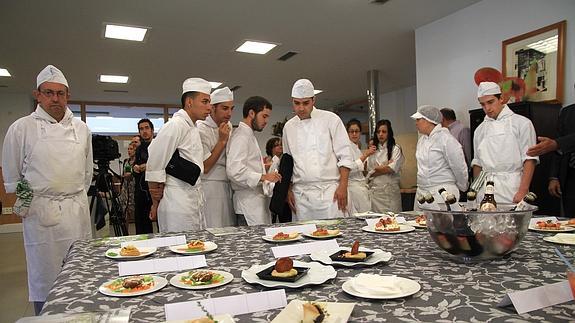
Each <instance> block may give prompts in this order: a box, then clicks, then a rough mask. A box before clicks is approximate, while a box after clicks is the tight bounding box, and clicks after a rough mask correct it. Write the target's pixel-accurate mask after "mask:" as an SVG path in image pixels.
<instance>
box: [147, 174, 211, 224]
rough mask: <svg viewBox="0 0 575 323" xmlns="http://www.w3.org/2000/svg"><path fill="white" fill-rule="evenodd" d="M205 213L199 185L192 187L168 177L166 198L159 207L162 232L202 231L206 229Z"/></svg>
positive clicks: (202, 194) (164, 197) (165, 190)
mask: <svg viewBox="0 0 575 323" xmlns="http://www.w3.org/2000/svg"><path fill="white" fill-rule="evenodd" d="M203 211H204V193H203V191H202V189H201V187H199V185H196V186H191V185H190V184H188V183H186V182H184V181H181V180H179V179H177V178H175V177H172V176H170V175H166V186H165V187H164V196H163V197H162V199H161V200H160V205H159V206H158V226H159V229H160V232H162V233H164V232H181V231H190V230H202V229H204V228H205V227H206V219H205V217H204V213H203Z"/></svg>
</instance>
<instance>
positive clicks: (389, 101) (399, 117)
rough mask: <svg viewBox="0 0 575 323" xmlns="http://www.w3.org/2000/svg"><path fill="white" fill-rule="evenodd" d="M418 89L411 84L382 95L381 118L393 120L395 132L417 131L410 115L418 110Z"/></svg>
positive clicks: (380, 99) (380, 101) (380, 102)
mask: <svg viewBox="0 0 575 323" xmlns="http://www.w3.org/2000/svg"><path fill="white" fill-rule="evenodd" d="M416 90H417V89H416V87H415V86H410V87H406V88H403V89H399V90H396V91H393V92H388V93H384V94H381V95H380V97H379V113H380V118H381V119H388V120H389V121H391V126H392V127H393V132H394V134H405V133H413V132H417V130H416V129H415V123H414V122H413V120H412V119H411V118H410V117H409V116H411V115H412V114H413V113H415V111H416V110H417V92H416Z"/></svg>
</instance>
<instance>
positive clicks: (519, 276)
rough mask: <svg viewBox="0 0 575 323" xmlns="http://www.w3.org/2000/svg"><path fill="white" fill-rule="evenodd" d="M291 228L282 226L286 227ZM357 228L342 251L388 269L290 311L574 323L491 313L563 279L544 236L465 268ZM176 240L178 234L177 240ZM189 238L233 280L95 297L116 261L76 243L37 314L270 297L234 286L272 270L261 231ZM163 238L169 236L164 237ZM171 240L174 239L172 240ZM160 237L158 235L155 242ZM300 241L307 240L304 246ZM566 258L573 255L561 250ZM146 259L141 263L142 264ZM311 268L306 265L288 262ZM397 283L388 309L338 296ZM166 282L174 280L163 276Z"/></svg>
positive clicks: (148, 315) (310, 295) (154, 315)
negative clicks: (404, 289)
mask: <svg viewBox="0 0 575 323" xmlns="http://www.w3.org/2000/svg"><path fill="white" fill-rule="evenodd" d="M288 225H289V224H288ZM364 225H365V221H362V220H358V219H355V218H346V219H340V220H339V224H337V225H331V226H330V227H339V228H340V229H341V230H342V232H343V236H341V237H339V238H338V239H337V240H338V243H339V244H340V246H349V245H351V243H352V242H353V241H354V240H356V239H357V240H360V241H361V244H362V246H364V247H366V248H381V249H383V250H385V251H390V252H391V253H392V254H393V257H392V259H391V260H390V261H389V262H388V263H380V264H377V265H375V266H371V267H362V268H356V267H354V268H348V267H344V268H342V267H336V269H337V277H336V278H335V279H333V280H330V281H327V282H326V283H324V284H322V285H319V286H311V287H303V288H299V289H286V294H287V297H288V302H289V301H291V300H293V299H304V300H321V301H329V302H347V303H349V302H354V303H356V306H355V308H354V310H353V312H352V315H351V317H350V322H399V321H407V322H413V321H422V322H490V321H493V322H524V321H530V322H558V321H569V320H572V321H574V320H575V302H573V301H571V302H567V303H563V304H559V305H555V306H551V307H547V308H544V309H542V310H537V311H533V312H530V313H527V314H523V315H518V314H516V313H515V311H514V310H513V309H512V308H499V307H497V304H498V303H499V301H500V300H501V299H502V297H503V296H504V294H505V293H506V292H511V291H514V290H523V289H527V288H532V287H538V286H542V285H544V284H551V283H555V282H559V281H561V280H565V279H566V277H565V276H566V275H565V266H564V265H563V264H562V263H561V262H560V260H559V258H558V257H557V256H556V254H555V252H554V250H553V248H554V247H556V246H557V245H553V244H551V243H548V242H545V241H543V240H542V238H543V237H544V236H545V235H548V234H545V233H538V232H529V233H528V234H527V236H526V238H525V239H524V240H523V241H522V242H521V244H520V246H519V248H518V249H517V250H516V251H515V252H514V253H513V254H511V255H510V256H509V257H507V258H506V259H500V260H492V261H484V262H477V263H463V262H460V261H457V260H455V259H454V258H452V257H451V256H450V255H449V254H448V253H446V252H445V251H443V250H441V249H439V248H438V247H437V246H436V245H435V243H434V242H433V241H432V240H431V238H430V236H429V234H428V233H427V231H426V230H422V229H417V230H416V231H413V232H409V233H402V234H377V233H369V232H364V231H361V227H362V226H364ZM180 234H181V233H180ZM185 234H186V236H187V238H188V240H189V239H203V240H209V241H213V242H215V243H217V245H218V249H217V250H215V251H213V252H211V253H208V254H206V260H207V263H208V266H209V268H210V269H217V270H224V271H228V272H230V273H232V274H233V275H234V277H235V278H234V281H233V282H232V283H230V284H228V285H225V286H222V287H219V288H214V289H207V290H198V291H192V290H182V289H178V288H176V287H173V286H171V285H168V286H166V287H165V288H163V289H162V290H160V291H158V292H155V293H152V294H148V295H143V296H139V297H129V298H114V297H108V296H105V295H103V294H100V293H99V292H98V287H99V286H100V285H101V284H102V283H104V282H106V281H108V280H110V279H112V278H114V277H116V276H117V275H118V266H117V262H116V261H114V260H112V259H108V258H106V257H105V256H104V254H105V251H106V250H107V249H108V248H110V247H111V246H110V245H109V241H105V240H89V241H78V242H76V243H75V244H74V245H73V246H72V248H71V250H70V252H69V254H68V257H67V259H66V261H65V264H64V267H63V269H62V272H61V273H60V275H59V276H58V278H57V280H56V282H55V285H54V286H53V288H52V290H51V291H50V295H49V297H48V300H47V302H46V305H45V307H44V309H43V311H42V314H56V313H73V312H90V311H102V310H108V309H116V308H127V307H131V308H132V315H131V321H132V322H158V321H164V320H165V316H164V304H166V303H175V302H183V301H190V300H200V299H204V298H209V297H220V296H228V295H236V294H244V293H254V292H259V291H265V290H268V289H267V288H266V287H263V286H260V285H250V284H248V283H246V282H245V281H244V280H243V279H242V278H241V271H242V270H244V269H247V268H249V267H250V266H251V265H253V264H264V263H267V262H270V261H273V255H272V252H271V249H270V248H271V247H273V246H275V245H276V244H273V243H268V242H265V241H264V240H262V238H261V236H262V235H264V227H262V226H257V227H242V228H238V234H237V235H236V236H219V237H216V236H214V235H211V234H210V233H208V232H206V231H199V232H185ZM168 235H170V234H168ZM174 235H175V234H174ZM158 236H166V235H158ZM306 240H307V241H303V242H308V241H309V239H306ZM558 247H559V249H560V250H561V251H562V252H563V253H564V254H565V255H566V256H567V257H568V258H570V259H573V258H574V257H575V252H574V251H575V247H574V246H563V245H559V246H558ZM169 256H170V257H171V256H176V254H174V253H172V252H170V251H169V250H168V248H159V249H158V251H157V252H156V253H155V254H153V255H152V256H151V257H169ZM147 259H149V258H147ZM296 259H299V260H303V261H310V258H309V256H301V257H296ZM361 272H363V273H374V274H386V275H389V274H395V275H398V276H402V277H406V278H410V279H414V280H416V281H418V282H419V283H420V284H421V290H420V291H419V292H418V293H416V294H415V295H413V296H410V297H406V298H401V299H394V300H385V301H382V300H369V299H361V298H357V297H354V296H351V295H348V294H346V293H345V292H344V291H343V290H342V288H341V285H342V284H343V283H344V282H345V281H346V280H347V279H349V278H350V277H353V276H355V275H357V274H359V273H361ZM160 275H161V276H164V277H167V278H168V279H169V278H170V277H171V276H172V275H174V273H161V274H160ZM279 311H280V309H278V310H269V311H265V312H257V313H252V314H245V315H239V316H235V319H236V321H238V322H269V321H271V320H272V319H273V318H274V317H275V316H276V315H277V314H278V313H279Z"/></svg>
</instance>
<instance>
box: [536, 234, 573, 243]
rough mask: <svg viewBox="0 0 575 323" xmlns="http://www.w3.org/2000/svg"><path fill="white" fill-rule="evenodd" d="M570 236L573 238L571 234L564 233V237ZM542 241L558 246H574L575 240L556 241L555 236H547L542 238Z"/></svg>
mask: <svg viewBox="0 0 575 323" xmlns="http://www.w3.org/2000/svg"><path fill="white" fill-rule="evenodd" d="M567 234H569V235H572V236H573V237H574V238H575V234H573V233H566V234H565V235H567ZM543 240H545V241H547V242H552V243H558V244H566V245H575V239H572V240H571V239H558V238H557V237H556V236H547V237H543Z"/></svg>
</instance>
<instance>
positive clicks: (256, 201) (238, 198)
mask: <svg viewBox="0 0 575 323" xmlns="http://www.w3.org/2000/svg"><path fill="white" fill-rule="evenodd" d="M260 191H261V189H258V190H257V191H254V190H251V189H246V190H237V191H234V209H235V210H236V213H238V214H242V215H243V216H244V217H245V218H246V222H247V223H248V226H252V225H258V224H271V223H272V216H271V213H270V210H269V208H268V206H269V204H270V200H269V198H268V197H267V196H265V195H263V194H262V193H261V192H260Z"/></svg>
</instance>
